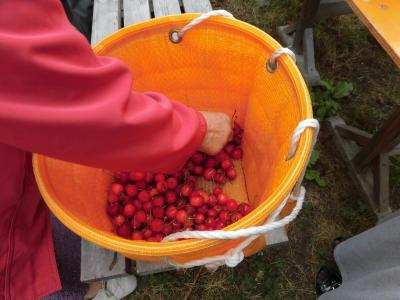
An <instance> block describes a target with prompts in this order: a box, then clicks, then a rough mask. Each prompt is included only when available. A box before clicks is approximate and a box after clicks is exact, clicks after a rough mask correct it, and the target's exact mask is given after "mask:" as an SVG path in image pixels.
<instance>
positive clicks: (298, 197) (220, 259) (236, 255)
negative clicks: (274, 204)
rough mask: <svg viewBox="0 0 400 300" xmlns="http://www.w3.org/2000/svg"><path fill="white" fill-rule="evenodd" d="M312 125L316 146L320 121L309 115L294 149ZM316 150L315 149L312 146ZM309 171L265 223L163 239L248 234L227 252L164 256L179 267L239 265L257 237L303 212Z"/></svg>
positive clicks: (296, 134) (296, 133)
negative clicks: (184, 258) (289, 206)
mask: <svg viewBox="0 0 400 300" xmlns="http://www.w3.org/2000/svg"><path fill="white" fill-rule="evenodd" d="M308 127H311V128H313V129H314V131H313V144H312V146H313V147H314V145H315V143H316V140H317V135H318V132H319V123H318V121H317V120H315V119H307V120H303V121H301V122H300V123H299V125H298V126H297V127H296V129H295V130H294V132H293V136H292V140H291V143H292V147H291V149H294V148H297V145H298V142H299V140H300V136H301V134H302V133H303V132H304V131H305V129H306V128H308ZM311 150H312V149H311ZM311 153H312V151H311V152H310V154H309V157H308V160H309V159H310V157H311ZM304 174H305V168H304V170H303V172H302V174H301V176H300V178H299V180H298V182H297V184H296V186H295V188H294V189H293V191H292V192H291V193H290V194H289V195H288V196H286V197H285V199H284V200H283V201H282V203H281V204H280V205H279V206H278V208H276V209H275V210H274V211H273V212H272V213H271V215H270V216H269V218H268V220H267V222H266V223H265V224H264V225H261V226H252V227H249V228H244V229H238V230H230V231H225V230H210V231H182V232H177V233H173V234H170V235H168V236H166V237H165V238H164V239H163V240H162V242H171V241H176V240H178V239H188V238H197V239H220V240H234V239H239V238H243V237H247V238H246V239H245V240H244V241H243V242H242V243H240V244H239V245H238V246H236V247H234V248H232V249H230V250H228V251H227V252H226V253H225V254H224V255H217V256H213V257H206V258H202V259H198V260H194V261H190V262H187V263H183V264H180V263H177V262H175V261H173V260H171V259H170V258H164V259H165V261H166V262H167V263H168V264H170V265H172V266H175V267H177V268H191V267H196V266H202V265H205V266H206V267H207V268H208V269H210V270H216V269H217V268H218V267H219V266H222V265H227V266H228V267H232V268H233V267H236V266H237V265H238V264H239V263H240V262H241V261H242V260H243V259H244V253H243V250H244V249H245V248H246V247H247V246H249V245H250V244H251V243H252V242H253V241H254V240H256V239H257V238H258V237H259V236H260V235H261V234H265V233H267V232H269V231H272V230H275V229H278V228H281V227H283V226H285V225H287V224H289V223H290V222H292V221H293V220H294V219H295V218H296V217H297V215H298V214H299V212H300V210H301V208H302V206H303V203H304V198H305V193H306V189H305V188H304V187H303V186H301V182H302V180H303V177H304ZM289 199H292V200H294V201H296V205H295V207H294V208H293V210H292V212H291V213H290V214H289V215H288V216H286V217H284V218H282V219H281V220H278V221H276V219H277V217H278V216H279V214H280V213H281V211H282V209H283V208H284V207H285V205H286V203H287V201H288V200H289Z"/></svg>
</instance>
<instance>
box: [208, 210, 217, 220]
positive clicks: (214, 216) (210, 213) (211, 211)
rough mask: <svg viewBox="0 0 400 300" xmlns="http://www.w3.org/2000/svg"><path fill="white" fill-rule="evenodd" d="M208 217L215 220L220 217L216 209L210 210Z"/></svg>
mask: <svg viewBox="0 0 400 300" xmlns="http://www.w3.org/2000/svg"><path fill="white" fill-rule="evenodd" d="M207 216H208V217H210V218H213V219H215V218H216V217H217V216H218V213H217V211H216V210H215V209H209V210H208V211H207Z"/></svg>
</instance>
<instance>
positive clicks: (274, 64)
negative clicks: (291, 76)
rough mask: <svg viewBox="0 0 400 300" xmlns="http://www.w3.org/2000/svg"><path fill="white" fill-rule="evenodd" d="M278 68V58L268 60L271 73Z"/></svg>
mask: <svg viewBox="0 0 400 300" xmlns="http://www.w3.org/2000/svg"><path fill="white" fill-rule="evenodd" d="M277 68H278V62H277V61H276V60H275V61H272V60H271V59H269V60H268V62H267V71H268V72H270V73H274V72H275V71H276V69H277Z"/></svg>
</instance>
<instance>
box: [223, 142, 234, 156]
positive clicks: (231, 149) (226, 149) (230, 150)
mask: <svg viewBox="0 0 400 300" xmlns="http://www.w3.org/2000/svg"><path fill="white" fill-rule="evenodd" d="M233 149H235V145H232V144H227V145H226V146H225V148H224V150H225V152H226V153H227V154H229V155H230V154H231V153H232V151H233Z"/></svg>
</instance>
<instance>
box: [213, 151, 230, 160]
mask: <svg viewBox="0 0 400 300" xmlns="http://www.w3.org/2000/svg"><path fill="white" fill-rule="evenodd" d="M228 158H229V155H228V153H226V152H225V151H224V150H222V151H221V152H219V153H218V154H217V155H215V159H216V160H217V161H219V162H222V161H224V160H226V159H228Z"/></svg>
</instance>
